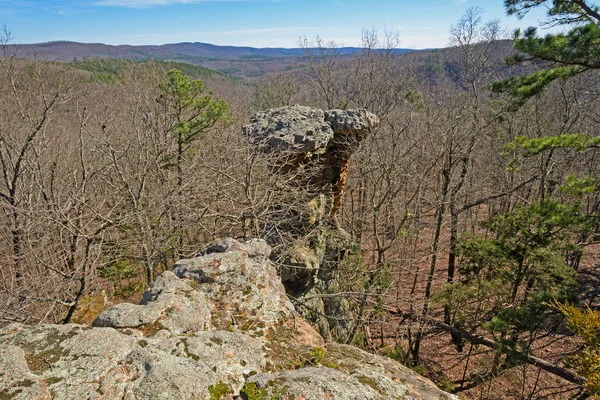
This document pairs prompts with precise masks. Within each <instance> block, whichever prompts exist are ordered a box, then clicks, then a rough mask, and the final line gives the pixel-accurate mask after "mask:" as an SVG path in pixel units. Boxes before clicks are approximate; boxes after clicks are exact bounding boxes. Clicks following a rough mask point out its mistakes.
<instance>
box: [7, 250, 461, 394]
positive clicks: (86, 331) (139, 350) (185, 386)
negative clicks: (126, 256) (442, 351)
mask: <svg viewBox="0 0 600 400" xmlns="http://www.w3.org/2000/svg"><path fill="white" fill-rule="evenodd" d="M269 253H270V248H269V247H268V246H267V245H266V243H265V242H264V241H261V240H252V241H249V242H246V243H239V242H237V241H234V240H227V241H224V242H222V243H221V244H219V245H217V246H213V247H212V248H211V249H209V250H208V251H207V252H205V254H203V255H199V256H198V257H195V258H192V259H188V260H181V261H180V262H178V263H177V264H176V265H175V266H174V267H173V271H167V272H164V273H163V274H162V275H161V276H160V277H159V278H158V279H157V280H156V282H155V283H154V285H153V286H152V287H150V288H149V289H148V290H147V291H146V293H145V294H144V297H143V300H142V302H141V303H140V304H138V305H134V304H119V305H116V306H114V307H111V308H109V309H108V310H106V311H104V312H103V313H102V314H101V315H100V316H98V318H97V319H96V320H95V321H94V323H93V326H91V327H90V326H83V325H75V324H68V325H42V326H26V325H21V324H12V325H9V326H7V327H5V328H4V329H2V330H0V399H131V400H133V399H210V400H215V399H234V398H238V399H248V400H256V399H306V400H311V399H315V400H316V399H319V400H321V399H324V398H328V399H341V400H342V399H455V397H454V396H452V395H449V394H447V393H444V392H442V391H441V390H439V389H437V388H436V387H435V386H434V385H433V384H432V383H431V382H430V381H428V380H427V379H425V378H423V377H421V376H419V375H417V374H416V373H415V372H413V371H411V370H409V369H408V368H405V367H403V366H402V365H400V364H398V363H396V362H394V361H392V360H390V359H387V358H384V357H380V356H375V355H371V354H369V353H366V352H364V351H362V350H359V349H357V348H355V347H351V346H346V345H339V344H335V343H331V344H328V345H325V344H324V341H323V339H322V338H321V336H320V335H319V334H318V333H317V332H316V331H315V330H314V329H312V328H311V327H310V326H309V325H308V324H307V323H306V322H305V321H304V320H303V319H302V318H301V317H300V316H299V315H298V314H297V312H296V311H295V310H294V307H293V306H292V304H291V303H290V301H289V299H288V298H287V297H286V295H285V292H284V288H283V286H282V284H281V281H280V280H279V278H278V277H277V273H276V270H275V268H274V266H273V265H272V263H271V262H270V261H269V260H268V256H269Z"/></svg>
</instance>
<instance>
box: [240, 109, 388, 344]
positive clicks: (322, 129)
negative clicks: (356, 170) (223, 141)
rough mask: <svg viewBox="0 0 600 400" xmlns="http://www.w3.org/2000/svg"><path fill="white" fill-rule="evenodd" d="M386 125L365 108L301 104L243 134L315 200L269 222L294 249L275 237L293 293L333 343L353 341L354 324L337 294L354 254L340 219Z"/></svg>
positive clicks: (259, 118)
mask: <svg viewBox="0 0 600 400" xmlns="http://www.w3.org/2000/svg"><path fill="white" fill-rule="evenodd" d="M378 125H379V118H378V117H377V116H376V115H374V114H372V113H370V112H368V111H366V110H362V109H358V110H328V111H323V110H320V109H315V108H309V107H304V106H298V105H295V106H288V107H281V108H274V109H270V110H267V111H262V112H259V113H256V114H255V115H254V116H253V117H252V119H251V121H250V123H249V124H248V125H245V126H244V127H243V129H242V130H243V133H244V135H246V136H247V137H248V139H249V141H250V143H252V144H254V145H255V146H256V147H257V148H258V150H259V151H261V152H263V153H267V154H276V157H273V161H272V162H271V166H272V167H273V171H275V172H276V173H279V174H282V175H284V176H287V174H291V173H293V174H294V175H293V179H294V182H295V183H296V184H298V185H299V186H304V187H305V188H306V193H308V194H309V197H310V196H314V197H312V198H308V199H307V200H306V206H305V209H306V212H304V213H302V212H298V213H297V214H298V215H290V211H287V210H289V204H282V205H277V204H274V205H273V207H272V208H273V209H274V210H278V209H280V210H286V211H284V212H279V213H278V212H272V213H271V214H270V215H271V220H270V221H268V222H267V224H268V225H272V226H277V227H278V230H281V231H284V232H285V233H286V234H287V240H288V241H289V242H290V243H282V241H281V239H280V236H274V237H272V238H268V239H269V241H270V244H272V245H275V246H276V247H277V248H280V249H281V250H279V251H278V252H277V254H274V258H276V259H278V260H279V261H280V262H281V263H282V264H283V265H282V268H281V276H282V280H283V283H284V285H285V288H286V290H287V292H288V294H289V295H290V296H291V297H293V298H294V299H295V300H296V304H298V305H299V307H298V310H299V311H300V313H302V315H303V316H304V317H305V318H306V319H308V320H309V321H310V322H311V323H312V324H313V325H314V326H316V327H318V329H319V332H320V333H321V335H322V336H323V337H324V338H325V340H326V341H330V340H332V339H335V338H344V337H347V336H348V334H349V332H350V329H351V326H352V325H353V319H352V318H353V317H352V313H351V312H350V304H349V302H348V301H347V300H346V299H344V298H341V297H339V296H330V295H333V294H335V288H336V287H337V286H338V284H337V283H336V282H332V277H333V276H334V275H335V269H336V268H337V267H338V266H339V264H340V263H341V262H342V261H343V259H344V257H345V255H346V253H347V252H348V251H349V249H351V248H352V242H351V240H350V236H349V235H348V234H347V233H346V232H344V230H343V229H341V228H340V226H339V223H338V221H337V214H338V212H339V210H340V209H341V207H342V200H343V197H344V189H345V187H346V180H347V176H348V166H349V162H350V158H351V156H352V154H353V153H354V152H355V151H356V150H357V149H358V147H359V145H360V143H361V141H363V140H364V139H365V138H367V136H368V135H369V134H371V133H373V132H374V131H375V130H376V128H377V127H378ZM307 164H310V168H305V167H306V165H307ZM307 169H308V172H306V173H305V171H306V170H307ZM332 333H333V336H332Z"/></svg>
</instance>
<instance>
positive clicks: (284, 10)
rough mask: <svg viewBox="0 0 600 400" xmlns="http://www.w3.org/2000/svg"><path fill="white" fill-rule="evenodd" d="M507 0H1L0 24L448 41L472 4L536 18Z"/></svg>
mask: <svg viewBox="0 0 600 400" xmlns="http://www.w3.org/2000/svg"><path fill="white" fill-rule="evenodd" d="M502 3H503V1H502V0H420V1H408V0H79V1H76V0H55V1H47V0H0V24H3V25H5V26H7V27H8V29H9V30H10V31H11V32H12V37H13V42H14V43H39V42H47V41H53V40H73V41H79V42H94V43H98V42H100V43H107V44H134V45H137V44H164V43H176V42H206V43H213V44H219V45H234V46H253V47H297V42H298V38H300V37H304V36H305V37H308V38H314V37H316V36H317V35H319V36H320V37H322V38H323V39H325V40H327V41H329V40H334V41H336V42H337V43H340V44H344V45H346V46H356V45H358V44H359V43H360V35H361V30H362V29H363V28H375V29H378V30H379V31H382V30H384V29H388V30H395V31H397V32H398V33H399V35H400V40H401V43H400V47H407V48H415V49H419V48H426V47H444V46H446V45H447V44H448V30H449V28H450V26H451V25H452V24H453V23H454V22H456V21H457V20H458V18H460V16H461V15H462V14H463V13H464V11H465V10H466V9H467V8H468V7H474V6H479V7H481V8H482V9H483V10H484V12H485V13H484V16H483V17H484V19H486V20H487V19H494V18H498V19H500V21H501V22H502V24H503V26H505V27H506V28H507V29H509V30H510V31H512V30H513V29H514V28H517V27H527V26H530V25H536V26H537V25H538V21H539V19H541V18H542V17H543V14H542V13H541V11H542V10H540V12H536V13H532V14H531V15H528V16H527V17H526V18H525V19H524V20H518V19H517V18H515V17H506V16H505V13H504V9H503V5H502Z"/></svg>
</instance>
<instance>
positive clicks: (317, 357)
mask: <svg viewBox="0 0 600 400" xmlns="http://www.w3.org/2000/svg"><path fill="white" fill-rule="evenodd" d="M326 357H327V350H325V349H324V348H322V347H315V348H313V349H312V350H311V352H310V362H311V363H312V364H313V365H321V364H323V361H325V358H326Z"/></svg>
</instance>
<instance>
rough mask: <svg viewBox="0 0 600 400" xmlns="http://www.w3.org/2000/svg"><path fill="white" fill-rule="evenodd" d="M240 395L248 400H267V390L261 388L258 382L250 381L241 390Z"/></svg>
mask: <svg viewBox="0 0 600 400" xmlns="http://www.w3.org/2000/svg"><path fill="white" fill-rule="evenodd" d="M240 395H243V396H245V398H246V399H248V400H265V399H266V398H267V391H266V390H265V389H261V388H259V387H258V385H257V384H256V382H250V383H247V384H246V385H245V386H244V387H243V388H242V390H240Z"/></svg>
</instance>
